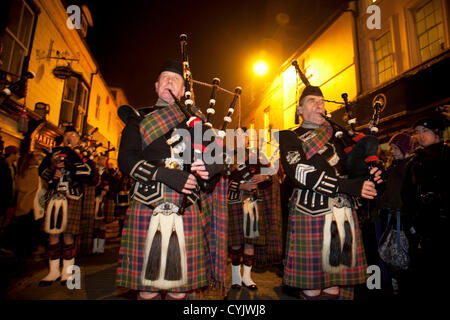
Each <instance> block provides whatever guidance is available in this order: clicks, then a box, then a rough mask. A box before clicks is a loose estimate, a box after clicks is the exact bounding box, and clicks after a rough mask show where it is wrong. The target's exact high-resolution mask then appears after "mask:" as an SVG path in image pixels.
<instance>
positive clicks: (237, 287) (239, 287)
mask: <svg viewBox="0 0 450 320" xmlns="http://www.w3.org/2000/svg"><path fill="white" fill-rule="evenodd" d="M241 287H242V286H241V285H239V284H236V283H235V284H232V285H231V289H235V290H241Z"/></svg>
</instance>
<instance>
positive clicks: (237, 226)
mask: <svg viewBox="0 0 450 320" xmlns="http://www.w3.org/2000/svg"><path fill="white" fill-rule="evenodd" d="M256 204H257V206H258V213H259V223H258V226H259V229H258V230H259V237H255V238H253V239H247V238H244V209H243V203H242V202H237V203H228V246H229V247H233V246H242V245H244V243H248V244H253V245H255V246H264V245H265V244H266V223H265V220H264V218H265V217H264V216H265V215H264V214H263V212H264V207H263V202H262V201H261V200H258V201H257V202H256Z"/></svg>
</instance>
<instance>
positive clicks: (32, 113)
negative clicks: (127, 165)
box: [0, 0, 126, 163]
mask: <svg viewBox="0 0 450 320" xmlns="http://www.w3.org/2000/svg"><path fill="white" fill-rule="evenodd" d="M2 6H3V8H2V12H3V14H4V15H5V12H7V14H6V15H5V16H6V19H5V20H4V23H3V25H1V26H0V43H1V47H2V50H1V56H0V57H1V58H0V60H1V62H2V63H1V65H0V70H1V77H0V86H1V87H2V89H3V88H5V87H10V86H11V85H12V84H14V83H17V81H20V80H21V79H22V80H24V78H25V77H26V76H27V75H28V77H29V78H30V79H28V80H26V81H23V82H24V83H23V84H21V85H19V86H17V89H16V90H13V92H12V94H11V95H9V96H6V95H5V94H3V95H2V98H1V100H0V103H1V109H0V125H1V130H2V131H1V135H2V139H3V140H4V144H5V145H8V144H14V145H17V146H20V148H21V151H22V153H24V152H27V151H29V150H35V149H43V150H48V149H49V148H51V147H52V146H55V144H56V143H57V142H55V138H57V137H58V136H60V135H61V134H62V133H63V132H64V127H65V126H66V125H69V124H71V125H73V126H75V128H76V129H77V130H78V132H80V133H81V134H82V135H84V136H87V135H89V134H90V133H91V132H93V131H94V129H95V128H98V130H97V131H96V132H95V134H94V135H93V138H94V139H96V140H98V141H99V142H101V143H102V147H100V148H99V151H103V150H106V148H108V147H109V148H113V147H114V148H115V149H116V151H114V152H111V153H110V154H109V155H110V158H111V160H113V163H114V162H115V161H116V159H117V150H118V142H119V139H120V134H121V131H122V129H123V124H122V122H121V121H120V119H119V118H118V116H117V108H118V106H119V105H118V103H117V101H116V99H115V98H114V95H113V92H112V90H111V88H110V87H109V86H108V84H107V83H106V81H105V80H104V79H103V77H102V75H101V72H100V70H99V66H98V63H97V61H96V60H95V57H94V56H93V54H92V52H91V51H90V49H89V47H88V45H87V43H86V41H85V37H86V35H87V32H88V28H89V27H90V26H91V27H92V26H93V19H92V17H91V14H90V12H89V9H88V8H87V7H86V6H82V7H81V8H80V7H77V6H72V7H71V6H68V5H67V4H65V3H64V2H63V1H59V0H46V1H43V0H42V1H40V0H9V1H6V2H3V4H2ZM30 72H33V75H31V73H30ZM31 77H32V78H31ZM122 99H123V100H125V101H126V97H125V95H124V93H123V92H122ZM24 120H28V121H25V122H26V124H27V125H25V126H23V125H22V123H23V122H24Z"/></svg>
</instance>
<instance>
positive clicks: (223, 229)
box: [202, 177, 228, 296]
mask: <svg viewBox="0 0 450 320" xmlns="http://www.w3.org/2000/svg"><path fill="white" fill-rule="evenodd" d="M227 190H228V179H226V178H225V177H221V178H220V180H219V182H218V184H217V186H216V188H215V189H214V191H213V192H211V193H209V194H202V211H203V213H204V216H205V224H204V225H203V235H204V240H205V241H204V243H205V246H206V247H207V248H208V249H209V250H208V251H209V255H208V256H207V262H208V270H209V282H210V283H209V285H210V286H212V287H214V288H216V289H220V288H222V294H223V296H226V293H227V287H226V266H227V227H228V224H227V221H228V220H227V219H228V212H227Z"/></svg>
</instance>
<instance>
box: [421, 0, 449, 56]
mask: <svg viewBox="0 0 450 320" xmlns="http://www.w3.org/2000/svg"><path fill="white" fill-rule="evenodd" d="M414 20H415V24H416V32H417V39H418V43H419V52H420V57H421V59H422V61H425V60H428V59H430V58H431V57H433V56H435V55H437V54H439V53H440V52H442V50H443V49H444V25H443V23H442V9H441V3H440V1H439V0H432V1H429V2H427V3H426V4H425V5H423V6H422V7H419V8H418V9H417V10H416V11H415V13H414Z"/></svg>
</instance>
